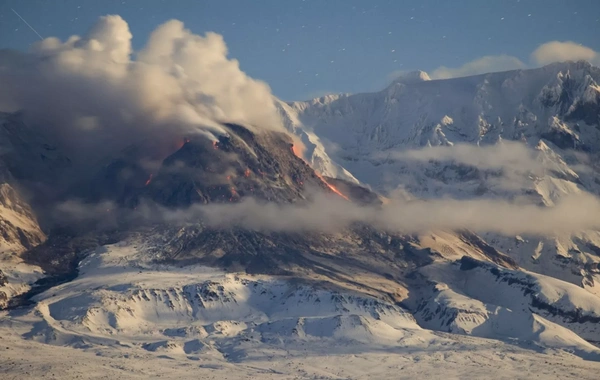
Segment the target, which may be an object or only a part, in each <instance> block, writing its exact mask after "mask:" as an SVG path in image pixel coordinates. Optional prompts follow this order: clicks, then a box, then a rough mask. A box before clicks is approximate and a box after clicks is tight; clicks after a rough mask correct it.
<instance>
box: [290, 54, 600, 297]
mask: <svg viewBox="0 0 600 380" xmlns="http://www.w3.org/2000/svg"><path fill="white" fill-rule="evenodd" d="M599 83H600V68H598V67H595V66H593V65H591V64H589V63H587V62H584V61H580V62H564V63H555V64H551V65H548V66H545V67H541V68H537V69H530V70H515V71H507V72H499V73H489V74H483V75H477V76H472V77H464V78H455V79H445V80H430V79H429V77H428V76H427V75H426V74H425V73H422V72H414V73H409V74H406V75H405V76H402V77H400V78H398V79H396V80H395V81H393V82H392V83H391V84H390V85H389V86H388V87H387V88H386V89H384V90H382V91H380V92H376V93H364V94H353V95H347V94H346V95H335V96H326V97H322V98H318V99H313V100H311V101H306V102H293V103H290V104H289V105H288V107H286V108H284V110H286V111H287V115H288V116H287V118H286V120H288V121H290V122H291V123H292V124H293V125H294V126H295V127H294V128H295V130H297V131H298V130H299V131H302V132H298V134H302V133H304V132H303V131H309V132H307V133H311V134H314V135H316V136H318V137H319V143H320V147H321V148H320V149H321V151H322V152H323V153H317V155H318V156H319V157H320V159H321V160H323V161H325V162H328V166H329V167H334V166H336V165H337V166H338V167H339V166H341V167H343V168H345V169H346V170H347V171H349V172H350V173H352V175H353V176H354V177H355V178H356V179H358V180H359V181H360V182H361V183H363V184H365V185H368V186H371V187H372V188H373V189H375V190H377V191H379V192H382V193H384V194H387V193H393V194H396V195H397V194H403V195H404V196H405V197H409V198H417V199H419V198H420V199H438V198H443V197H451V198H455V199H479V198H485V199H509V200H514V199H520V198H524V199H528V200H529V201H528V202H530V203H537V204H541V205H546V206H552V205H554V204H555V203H556V202H559V201H560V200H561V199H563V198H564V197H566V196H570V195H573V194H580V193H582V192H589V193H592V194H600V187H599V184H600V172H599V171H598V169H597V165H596V161H597V160H596V157H598V154H599V153H600V85H599ZM513 142H518V143H523V144H525V146H526V147H528V148H530V149H531V152H527V153H526V157H523V154H521V153H523V152H524V151H523V150H521V149H520V147H519V146H518V144H516V143H513ZM452 147H454V148H452ZM478 147H483V148H481V149H480V150H478ZM486 147H487V149H486ZM490 147H491V148H492V149H489V148H490ZM530 153H531V154H530ZM311 154H312V156H311V159H312V160H313V161H314V160H315V158H314V155H315V153H311ZM529 154H530V155H529ZM331 175H332V176H335V171H333V172H331ZM482 237H483V238H484V240H485V241H486V242H487V243H488V244H490V245H491V246H493V247H494V248H496V249H498V250H499V251H500V252H503V253H505V254H507V255H508V256H510V257H512V258H513V259H514V260H516V262H517V263H518V264H519V265H520V266H523V267H524V268H527V269H528V270H532V271H535V272H538V273H543V274H547V275H551V276H555V277H557V278H561V279H563V280H565V281H569V282H572V283H574V284H576V285H578V286H584V287H586V288H587V289H590V291H592V292H594V293H597V288H596V286H597V284H598V278H597V277H596V276H597V274H598V271H597V264H598V262H599V260H600V258H599V256H598V254H597V252H598V250H597V247H598V246H599V245H600V239H599V235H598V232H597V231H581V232H580V234H579V235H578V236H565V235H564V234H556V235H549V236H545V237H540V236H516V237H515V236H511V237H506V236H501V235H498V234H494V233H487V234H484V236H482Z"/></svg>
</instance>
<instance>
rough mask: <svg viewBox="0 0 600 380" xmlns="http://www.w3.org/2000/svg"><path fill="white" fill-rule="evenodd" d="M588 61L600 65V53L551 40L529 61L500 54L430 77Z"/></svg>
mask: <svg viewBox="0 0 600 380" xmlns="http://www.w3.org/2000/svg"><path fill="white" fill-rule="evenodd" d="M579 60H584V61H588V62H590V63H592V64H594V65H600V52H597V51H594V50H593V49H591V48H589V47H587V46H584V45H580V44H577V43H575V42H572V41H549V42H546V43H543V44H541V45H540V46H538V47H537V48H536V49H535V50H534V51H533V52H532V53H531V55H530V57H529V62H523V61H522V60H520V59H519V58H517V57H514V56H511V55H506V54H501V55H487V56H483V57H480V58H477V59H474V60H472V61H470V62H467V63H465V64H463V65H462V66H460V67H446V66H440V67H438V68H437V69H435V70H433V71H432V72H431V74H430V76H431V78H432V79H448V78H459V77H466V76H470V75H478V74H485V73H491V72H498V71H509V70H517V69H527V68H533V67H539V66H543V65H547V64H550V63H554V62H564V61H579Z"/></svg>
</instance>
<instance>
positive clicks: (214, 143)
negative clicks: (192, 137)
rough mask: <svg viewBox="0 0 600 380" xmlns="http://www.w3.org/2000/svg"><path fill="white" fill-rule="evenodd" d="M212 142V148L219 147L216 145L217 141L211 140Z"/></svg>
mask: <svg viewBox="0 0 600 380" xmlns="http://www.w3.org/2000/svg"><path fill="white" fill-rule="evenodd" d="M212 144H213V149H219V147H218V146H217V141H213V142H212Z"/></svg>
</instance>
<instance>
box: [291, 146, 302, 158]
mask: <svg viewBox="0 0 600 380" xmlns="http://www.w3.org/2000/svg"><path fill="white" fill-rule="evenodd" d="M292 153H294V155H295V156H296V157H300V158H302V149H301V148H300V147H299V146H298V145H297V144H293V145H292Z"/></svg>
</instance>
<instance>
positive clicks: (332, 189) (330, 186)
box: [315, 172, 350, 201]
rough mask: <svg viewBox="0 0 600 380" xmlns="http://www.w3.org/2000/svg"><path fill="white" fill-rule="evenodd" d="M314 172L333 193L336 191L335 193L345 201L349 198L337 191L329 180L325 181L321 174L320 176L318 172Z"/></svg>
mask: <svg viewBox="0 0 600 380" xmlns="http://www.w3.org/2000/svg"><path fill="white" fill-rule="evenodd" d="M315 174H316V175H317V177H319V179H320V180H321V181H323V182H324V183H325V184H326V185H327V187H329V190H331V191H333V192H334V193H336V194H337V195H339V196H340V197H342V198H344V199H345V200H347V201H349V200H350V198H348V197H347V196H345V195H344V194H343V193H342V192H341V191H339V190H338V189H336V188H335V186H333V185H332V184H330V183H329V182H327V181H325V178H323V176H321V175H320V174H319V173H317V172H315Z"/></svg>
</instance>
